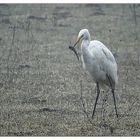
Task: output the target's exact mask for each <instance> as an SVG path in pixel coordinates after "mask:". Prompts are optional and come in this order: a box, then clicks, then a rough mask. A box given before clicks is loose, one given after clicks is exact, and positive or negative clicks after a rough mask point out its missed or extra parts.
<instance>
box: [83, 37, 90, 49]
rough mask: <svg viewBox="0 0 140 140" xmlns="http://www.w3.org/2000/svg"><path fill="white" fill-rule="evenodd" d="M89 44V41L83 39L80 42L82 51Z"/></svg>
mask: <svg viewBox="0 0 140 140" xmlns="http://www.w3.org/2000/svg"><path fill="white" fill-rule="evenodd" d="M89 43H90V40H89V39H84V40H83V41H82V44H81V46H82V48H83V49H84V48H88V46H89Z"/></svg>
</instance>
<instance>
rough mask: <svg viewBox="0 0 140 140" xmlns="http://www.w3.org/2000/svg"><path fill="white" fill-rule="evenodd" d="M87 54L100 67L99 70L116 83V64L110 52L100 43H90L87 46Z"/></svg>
mask: <svg viewBox="0 0 140 140" xmlns="http://www.w3.org/2000/svg"><path fill="white" fill-rule="evenodd" d="M89 49H90V50H89V52H90V53H91V55H92V57H93V59H94V60H96V61H97V62H96V63H97V64H98V65H99V67H100V70H102V71H104V72H105V73H106V74H107V75H108V76H110V77H111V78H112V80H113V81H114V82H115V83H116V82H117V80H118V79H117V64H116V61H115V58H114V56H113V54H112V53H111V51H110V50H109V49H108V48H107V47H106V46H105V45H104V44H103V43H101V42H100V41H97V40H94V41H91V43H90V45H89Z"/></svg>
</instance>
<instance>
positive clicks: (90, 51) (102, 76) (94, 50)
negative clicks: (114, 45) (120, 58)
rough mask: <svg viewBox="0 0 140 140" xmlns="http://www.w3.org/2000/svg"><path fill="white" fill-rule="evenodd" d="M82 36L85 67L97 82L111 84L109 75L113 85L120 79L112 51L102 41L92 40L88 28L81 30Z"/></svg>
mask: <svg viewBox="0 0 140 140" xmlns="http://www.w3.org/2000/svg"><path fill="white" fill-rule="evenodd" d="M78 38H81V41H82V43H81V60H82V63H83V67H84V68H85V69H87V71H88V72H89V73H90V75H91V76H92V77H93V79H94V81H95V82H99V83H100V84H106V85H108V86H109V82H108V79H107V75H108V76H109V77H110V78H111V81H112V86H113V88H115V85H116V84H117V81H118V76H117V64H116V61H115V58H114V56H113V54H112V53H111V51H110V50H109V49H108V48H107V47H106V46H105V45H104V44H103V43H101V42H100V41H97V40H93V41H90V34H89V32H88V30H87V29H83V30H81V31H80V32H79V35H78Z"/></svg>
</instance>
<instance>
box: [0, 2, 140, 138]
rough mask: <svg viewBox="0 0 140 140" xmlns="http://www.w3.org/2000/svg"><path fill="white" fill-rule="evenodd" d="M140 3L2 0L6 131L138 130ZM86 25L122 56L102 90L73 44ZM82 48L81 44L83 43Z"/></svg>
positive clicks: (0, 84)
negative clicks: (111, 87) (110, 86)
mask: <svg viewBox="0 0 140 140" xmlns="http://www.w3.org/2000/svg"><path fill="white" fill-rule="evenodd" d="M139 23H140V5H132V4H131V5H119V4H116V5H105V4H101V5H99V4H96V5H91V4H82V5H81V4H69V5H67V4H42V5H38V4H36V5H33V4H27V5H24V4H21V5H15V4H12V5H10V4H9V5H8V4H1V5H0V135H1V136H140V45H139V42H140V34H139V33H140V24H139ZM82 28H87V29H88V30H89V32H90V33H91V38H92V39H97V40H100V41H101V42H103V43H104V44H105V45H106V46H107V47H108V48H109V49H110V50H111V51H112V52H113V53H114V54H115V56H116V61H117V64H118V76H119V83H118V85H117V87H116V91H115V93H116V99H117V107H118V114H119V118H118V119H117V118H116V116H115V112H114V105H113V99H112V94H111V93H110V92H104V93H103V92H102V94H101V96H100V98H99V101H98V105H97V109H96V113H95V118H94V119H93V120H92V119H91V115H92V110H93V105H94V102H95V97H96V93H95V83H94V82H93V80H92V79H91V77H90V76H89V75H87V74H85V72H84V71H83V69H82V67H81V63H80V62H78V61H77V60H76V57H75V55H74V54H73V53H72V52H71V51H70V50H69V49H68V47H69V45H70V44H73V43H74V42H75V40H76V37H77V35H78V32H79V31H80V29H82ZM77 50H78V51H79V53H80V47H77Z"/></svg>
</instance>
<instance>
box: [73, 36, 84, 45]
mask: <svg viewBox="0 0 140 140" xmlns="http://www.w3.org/2000/svg"><path fill="white" fill-rule="evenodd" d="M82 37H83V36H81V37H77V40H76V42H75V44H74V46H73V47H75V46H76V45H77V44H78V43H79V41H80V40H81V38H82Z"/></svg>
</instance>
